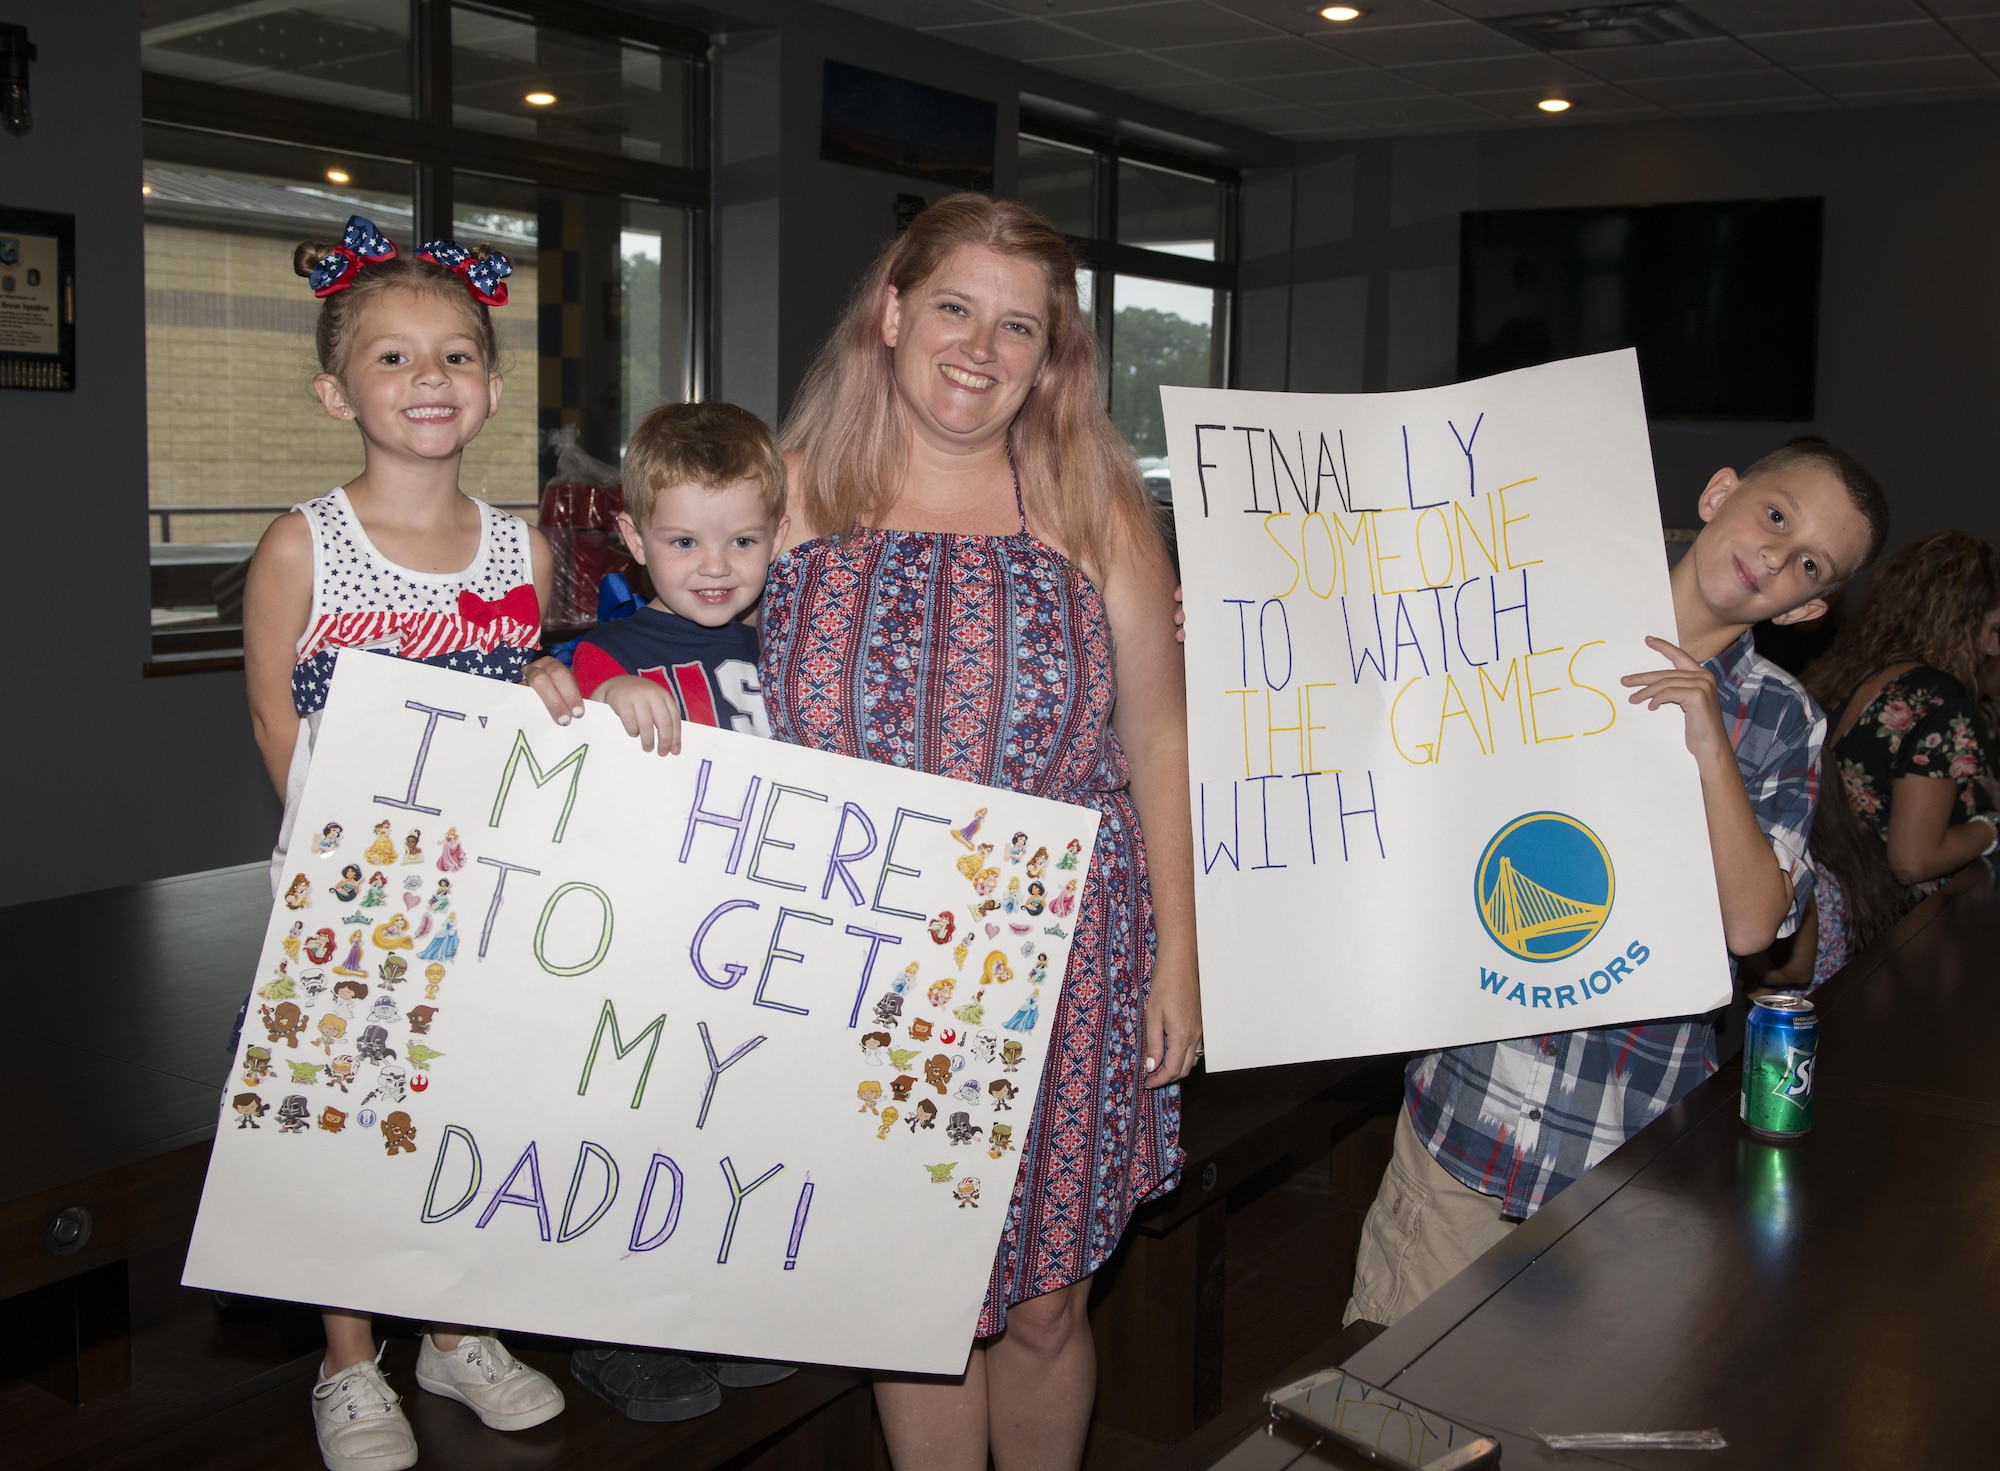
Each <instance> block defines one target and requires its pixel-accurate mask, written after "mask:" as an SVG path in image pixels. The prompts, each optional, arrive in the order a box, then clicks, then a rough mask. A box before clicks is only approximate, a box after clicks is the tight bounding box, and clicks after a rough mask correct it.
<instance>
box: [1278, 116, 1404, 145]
mask: <svg viewBox="0 0 2000 1471" xmlns="http://www.w3.org/2000/svg"><path fill="white" fill-rule="evenodd" d="M1278 136H1279V137H1280V138H1289V139H1291V140H1292V141H1293V142H1294V143H1345V142H1347V141H1349V140H1350V139H1357V138H1379V137H1381V136H1382V133H1381V130H1380V129H1378V128H1362V127H1356V126H1355V125H1354V124H1352V123H1336V122H1333V121H1331V120H1329V121H1328V122H1327V124H1326V125H1325V126H1324V127H1318V128H1299V129H1296V130H1294V129H1291V128H1286V129H1285V130H1283V131H1282V132H1280V133H1279V134H1278Z"/></svg>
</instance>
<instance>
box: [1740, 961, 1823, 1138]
mask: <svg viewBox="0 0 2000 1471" xmlns="http://www.w3.org/2000/svg"><path fill="white" fill-rule="evenodd" d="M1818 1052H1819V1015H1818V1013H1816V1012H1815V1011H1814V1010H1813V1004H1812V1002H1810V1001H1808V1000H1806V999H1805V997H1803V996H1784V995H1779V996H1766V997H1765V998H1764V999H1763V1000H1761V1001H1758V1002H1756V1003H1754V1004H1753V1005H1752V1006H1751V1008H1750V1024H1749V1027H1748V1029H1747V1030H1746V1031H1745V1033H1744V1038H1743V1099H1742V1104H1741V1109H1740V1112H1741V1116H1742V1119H1743V1122H1744V1123H1745V1124H1746V1125H1748V1126H1749V1129H1750V1132H1751V1133H1753V1134H1755V1135H1756V1136H1757V1137H1758V1138H1760V1139H1775V1140H1786V1139H1796V1138H1798V1137H1799V1136H1800V1135H1801V1134H1804V1133H1806V1132H1807V1131H1808V1130H1810V1129H1811V1128H1812V1126H1813V1065H1814V1061H1815V1059H1816V1057H1817V1055H1818Z"/></svg>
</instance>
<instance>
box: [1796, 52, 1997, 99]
mask: <svg viewBox="0 0 2000 1471" xmlns="http://www.w3.org/2000/svg"><path fill="white" fill-rule="evenodd" d="M1799 75H1800V76H1801V77H1804V78H1805V79H1806V80H1807V81H1809V82H1811V83H1812V84H1813V85H1814V86H1817V87H1823V88H1825V89H1826V90H1827V91H1829V92H1831V93H1832V94H1833V95H1834V96H1836V97H1852V96H1855V95H1857V94H1864V93H1869V92H1913V91H1920V90H1928V89H1931V88H1940V87H1981V86H1986V85H1989V84H1991V83H1993V82H1994V81H1995V80H1996V78H1995V77H1994V75H1993V73H1992V72H1991V71H1990V70H1989V69H1988V68H1987V67H1986V66H1985V65H1983V64H1982V63H1981V62H1979V61H1978V60H1976V59H1975V58H1973V57H1970V56H1947V57H1940V58H1939V59H1937V60H1935V61H1872V62H1867V63H1864V64H1862V65H1860V66H1814V67H1801V68H1800V69H1799Z"/></svg>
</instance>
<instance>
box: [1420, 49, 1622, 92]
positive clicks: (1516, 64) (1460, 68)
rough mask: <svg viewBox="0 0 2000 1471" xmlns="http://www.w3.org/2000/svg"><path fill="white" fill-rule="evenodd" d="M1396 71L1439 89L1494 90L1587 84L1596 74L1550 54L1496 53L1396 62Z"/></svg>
mask: <svg viewBox="0 0 2000 1471" xmlns="http://www.w3.org/2000/svg"><path fill="white" fill-rule="evenodd" d="M1396 75H1397V76H1399V77H1408V78H1409V79H1410V80H1411V81H1413V82H1421V83H1422V84H1423V85H1424V86H1426V87H1432V88H1435V89H1436V90H1438V91H1440V92H1447V93H1451V94H1453V95H1457V94H1459V93H1463V92H1493V91H1498V90H1499V89H1501V88H1503V87H1543V88H1547V87H1590V86H1596V85H1598V81H1597V78H1595V77H1593V76H1591V75H1589V74H1588V73H1586V72H1580V71H1578V70H1577V69H1576V68H1575V67H1570V66H1564V65H1563V64H1562V63H1561V62H1560V61H1557V60H1556V59H1555V58H1554V57H1553V56H1539V55H1538V56H1498V57H1494V58H1492V59H1491V60H1488V61H1440V62H1434V63H1432V64H1430V65H1428V66H1399V67H1397V68H1396Z"/></svg>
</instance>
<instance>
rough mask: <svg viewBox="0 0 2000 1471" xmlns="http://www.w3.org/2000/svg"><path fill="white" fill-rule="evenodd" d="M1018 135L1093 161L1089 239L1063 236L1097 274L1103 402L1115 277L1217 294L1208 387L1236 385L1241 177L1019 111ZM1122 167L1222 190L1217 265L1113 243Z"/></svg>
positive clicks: (1112, 344)
mask: <svg viewBox="0 0 2000 1471" xmlns="http://www.w3.org/2000/svg"><path fill="white" fill-rule="evenodd" d="M1017 132H1018V134H1019V136H1021V137H1022V138H1026V139H1030V140H1033V141H1035V142H1041V143H1057V144H1061V145H1063V146H1065V147H1068V148H1076V149H1082V150H1084V151H1086V152H1088V153H1089V154H1090V155H1091V159H1092V173H1093V178H1092V186H1093V188H1092V192H1093V195H1094V197H1095V200H1096V206H1097V207H1096V212H1095V215H1096V217H1095V219H1094V221H1093V232H1094V233H1092V234H1091V235H1070V234H1065V235H1064V236H1063V238H1064V239H1065V240H1067V241H1069V244H1070V249H1072V250H1073V251H1075V252H1076V257H1077V260H1078V262H1079V263H1080V264H1081V265H1082V266H1083V267H1084V268H1085V269H1087V270H1089V271H1092V272H1094V273H1095V276H1096V284H1095V288H1094V290H1093V292H1092V295H1091V318H1092V323H1091V325H1092V326H1093V328H1095V330H1096V332H1097V340H1098V344H1099V346H1100V348H1101V349H1102V351H1101V353H1100V357H1101V358H1102V363H1101V366H1100V373H1101V379H1102V381H1101V382H1100V384H1099V387H1100V389H1101V390H1102V391H1103V396H1104V400H1105V402H1106V404H1107V405H1108V404H1109V403H1110V399H1111V392H1110V390H1111V372H1112V361H1113V354H1114V353H1115V352H1116V351H1117V339H1116V327H1117V311H1118V303H1117V294H1118V288H1117V278H1118V277H1119V276H1143V277H1145V278H1147V279H1149V280H1154V281H1171V282H1174V283H1177V284H1179V285H1183V286H1200V287H1205V288H1207V289H1209V290H1212V291H1215V292H1217V293H1219V294H1220V296H1221V299H1222V310H1221V312H1220V313H1218V318H1219V320H1218V326H1219V328H1220V330H1221V332H1222V336H1223V340H1222V342H1221V343H1220V344H1218V350H1216V351H1213V352H1212V353H1211V355H1210V359H1209V361H1210V363H1211V364H1212V367H1211V369H1210V373H1209V379H1210V382H1209V386H1210V387H1212V388H1227V387H1230V386H1231V385H1232V384H1234V383H1235V381H1236V353H1237V337H1238V332H1237V313H1238V312H1239V310H1240V293H1239V292H1238V289H1237V281H1238V269H1237V260H1238V250H1237V243H1238V242H1237V238H1236V237H1237V226H1238V200H1239V195H1240V193H1241V178H1240V176H1239V174H1238V173H1237V171H1236V170H1235V169H1233V168H1231V167H1229V166H1228V165H1226V164H1218V163H1212V162H1209V161H1208V160H1205V159H1200V158H1195V157H1193V156H1192V155H1189V154H1185V153H1176V152H1174V151H1173V150H1171V149H1167V148H1159V147H1155V146H1153V145H1150V144H1146V143H1140V142H1135V141H1133V140H1132V139H1130V138H1121V137H1118V136H1116V135H1114V134H1110V133H1099V132H1095V131H1093V130H1091V129H1089V128H1083V127H1078V126H1077V125H1076V124H1075V123H1072V122H1067V121H1065V120H1063V119H1060V118H1056V117H1052V116H1050V115H1049V114H1047V113H1042V112H1036V111H1034V110H1032V109H1031V108H1029V107H1027V106H1023V108H1022V110H1021V121H1020V126H1019V128H1018V129H1017ZM1121 162H1130V163H1138V164H1146V165H1149V166H1150V167H1153V168H1158V169H1165V170H1167V171H1168V172H1170V173H1176V174H1184V175H1186V176H1187V177H1189V178H1196V179H1207V180H1210V181H1212V182H1213V183H1215V184H1216V185H1218V186H1220V188H1221V190H1222V218H1221V221H1220V223H1219V225H1218V227H1217V230H1216V241H1215V259H1214V260H1212V261H1205V260H1197V259H1195V258H1193V257H1191V256H1184V255H1171V254H1169V253H1167V252H1166V251H1161V250H1148V249H1146V247H1144V246H1143V245H1127V244H1125V243H1123V242H1122V241H1120V240H1119V238H1118V165H1119V164H1120V163H1121Z"/></svg>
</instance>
